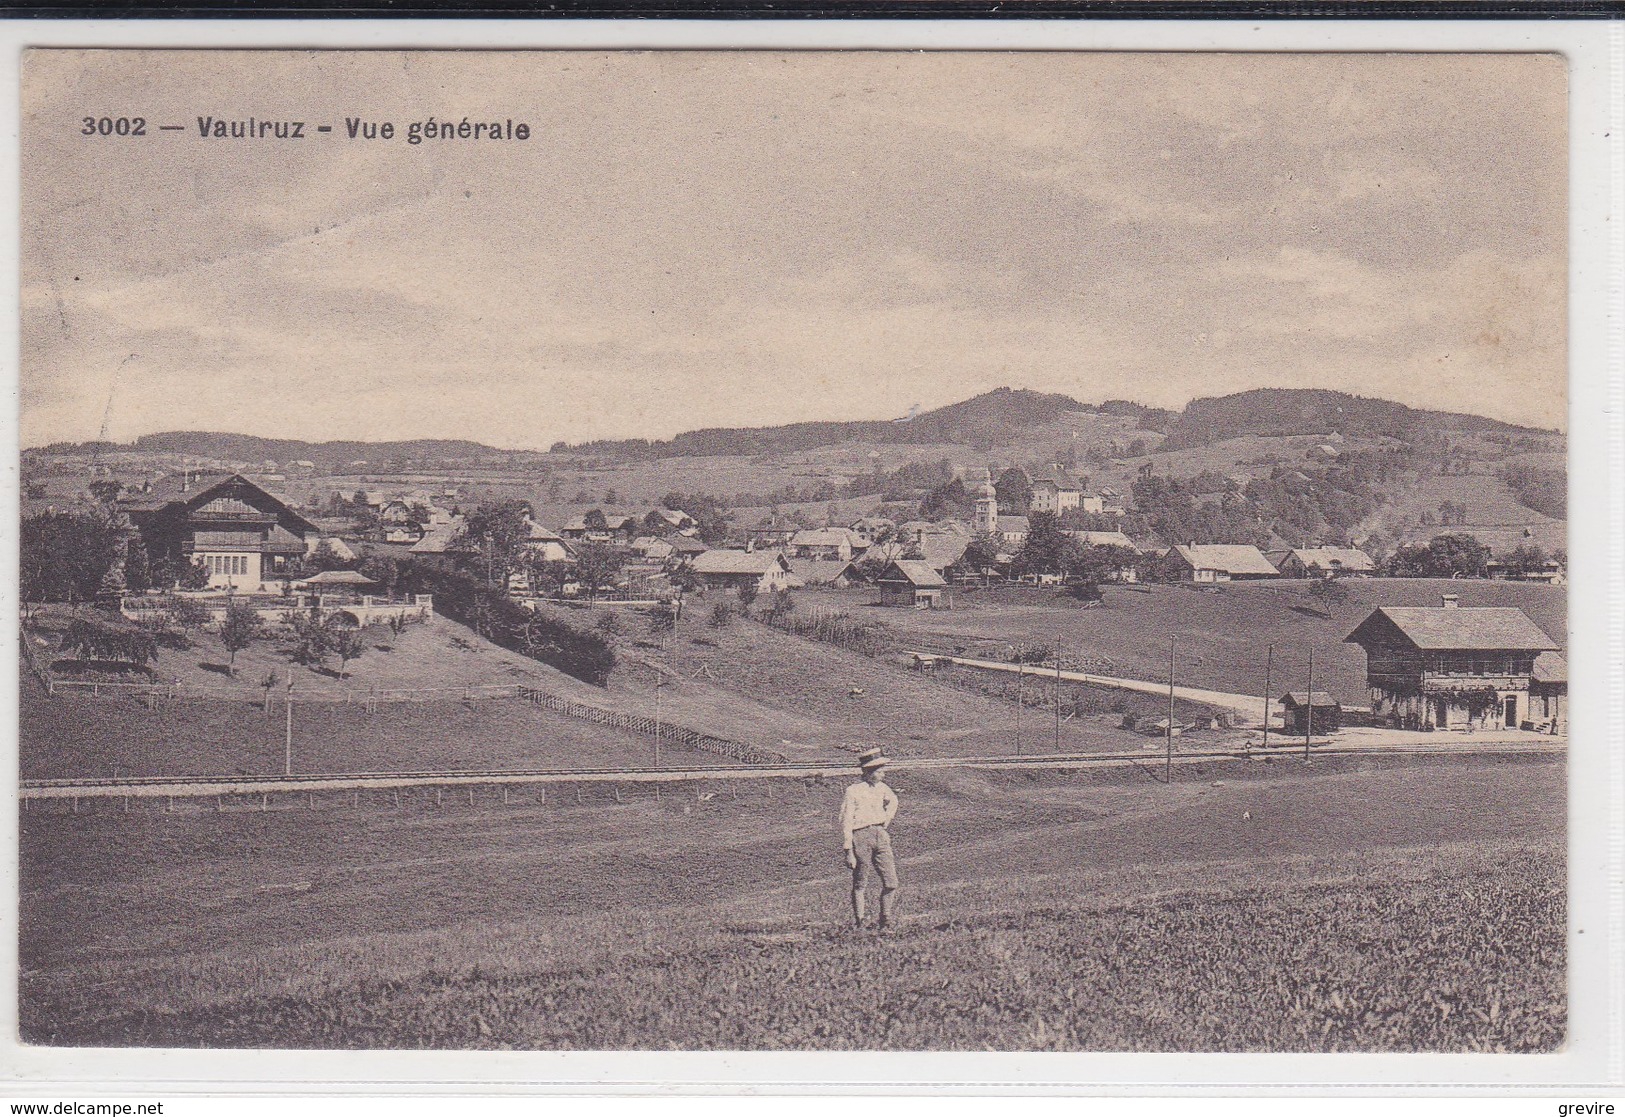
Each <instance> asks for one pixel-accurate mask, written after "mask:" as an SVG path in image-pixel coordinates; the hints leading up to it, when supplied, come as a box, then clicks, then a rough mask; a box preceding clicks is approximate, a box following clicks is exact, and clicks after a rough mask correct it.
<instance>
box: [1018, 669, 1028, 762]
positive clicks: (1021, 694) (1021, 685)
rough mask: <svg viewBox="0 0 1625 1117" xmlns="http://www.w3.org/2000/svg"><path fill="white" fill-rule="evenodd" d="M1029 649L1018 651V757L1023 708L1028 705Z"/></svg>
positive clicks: (1019, 753)
mask: <svg viewBox="0 0 1625 1117" xmlns="http://www.w3.org/2000/svg"><path fill="white" fill-rule="evenodd" d="M1026 657H1027V649H1025V648H1017V649H1016V755H1017V756H1020V755H1021V707H1022V706H1024V705H1026V701H1025V700H1026V697H1027V692H1026V690H1025V684H1026V681H1027V678H1026V674H1025V672H1026V670H1027V658H1026Z"/></svg>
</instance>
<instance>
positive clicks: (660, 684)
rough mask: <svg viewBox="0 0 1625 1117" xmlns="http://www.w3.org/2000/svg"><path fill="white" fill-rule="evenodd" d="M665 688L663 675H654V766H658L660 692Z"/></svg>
mask: <svg viewBox="0 0 1625 1117" xmlns="http://www.w3.org/2000/svg"><path fill="white" fill-rule="evenodd" d="M665 688H666V678H665V676H664V675H657V676H656V677H655V767H656V768H658V767H660V692H661V691H662V690H664V689H665Z"/></svg>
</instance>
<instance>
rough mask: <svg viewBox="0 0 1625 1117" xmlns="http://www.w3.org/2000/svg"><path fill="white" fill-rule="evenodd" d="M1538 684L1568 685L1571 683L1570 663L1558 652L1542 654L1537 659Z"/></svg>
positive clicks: (1535, 676)
mask: <svg viewBox="0 0 1625 1117" xmlns="http://www.w3.org/2000/svg"><path fill="white" fill-rule="evenodd" d="M1531 677H1532V678H1533V679H1534V680H1535V681H1536V682H1537V683H1566V682H1568V681H1569V661H1568V660H1566V659H1564V658H1563V657H1562V656H1560V655H1558V654H1557V653H1556V652H1541V653H1540V654H1539V655H1537V656H1536V657H1535V673H1534V675H1533V676H1531Z"/></svg>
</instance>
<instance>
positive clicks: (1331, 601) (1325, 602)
mask: <svg viewBox="0 0 1625 1117" xmlns="http://www.w3.org/2000/svg"><path fill="white" fill-rule="evenodd" d="M1309 596H1310V598H1311V599H1313V600H1314V601H1315V602H1316V603H1317V604H1319V605H1322V606H1332V605H1341V604H1343V603H1344V602H1345V601H1347V600H1348V599H1349V588H1348V586H1346V585H1344V584H1343V582H1342V580H1341V579H1338V578H1311V579H1310V580H1309Z"/></svg>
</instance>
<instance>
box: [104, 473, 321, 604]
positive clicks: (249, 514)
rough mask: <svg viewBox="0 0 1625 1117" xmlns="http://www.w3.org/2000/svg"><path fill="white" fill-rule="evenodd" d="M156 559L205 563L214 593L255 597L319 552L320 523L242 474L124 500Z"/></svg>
mask: <svg viewBox="0 0 1625 1117" xmlns="http://www.w3.org/2000/svg"><path fill="white" fill-rule="evenodd" d="M119 507H120V508H121V509H123V511H124V513H125V514H126V515H127V516H129V518H130V523H131V524H132V525H133V526H134V527H135V529H136V530H137V531H138V532H140V534H141V542H142V544H143V545H144V546H145V547H146V549H147V556H148V558H149V559H150V560H152V561H154V562H157V561H164V560H167V561H171V562H180V563H185V562H199V563H202V564H203V565H204V566H205V567H206V568H207V569H208V571H209V586H210V588H211V589H235V590H240V591H244V592H248V593H256V592H259V591H261V590H262V589H264V588H266V587H265V583H266V582H268V581H273V580H275V578H276V575H278V574H280V573H281V572H283V571H285V570H287V569H288V568H289V567H290V566H297V565H298V563H299V560H301V559H303V558H304V556H305V555H306V554H307V553H309V552H310V551H312V550H314V549H315V546H316V541H317V538H318V536H319V534H320V533H319V531H318V529H317V527H316V525H315V524H313V523H311V522H310V521H309V520H307V519H305V517H303V516H301V515H300V514H299V513H298V512H295V511H294V510H293V509H292V508H290V507H289V506H288V504H287V502H286V501H284V500H282V499H281V498H280V497H277V496H275V495H273V494H272V493H269V492H267V491H266V490H265V489H262V488H261V487H260V486H258V485H256V484H255V483H254V482H252V481H250V480H249V479H248V478H246V477H244V476H243V475H242V474H240V473H233V474H232V475H231V476H229V477H226V478H223V479H221V480H219V481H215V482H213V483H212V484H208V485H202V486H198V487H196V488H194V487H193V486H192V484H191V482H190V481H189V480H184V481H183V482H182V484H181V486H180V488H179V490H178V491H170V492H147V493H131V494H129V495H128V496H126V497H124V498H123V499H121V500H120V501H119Z"/></svg>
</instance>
